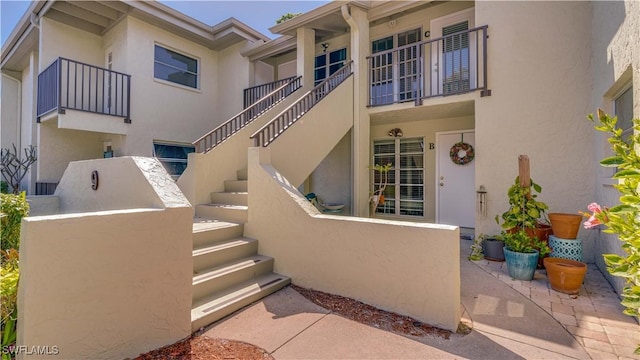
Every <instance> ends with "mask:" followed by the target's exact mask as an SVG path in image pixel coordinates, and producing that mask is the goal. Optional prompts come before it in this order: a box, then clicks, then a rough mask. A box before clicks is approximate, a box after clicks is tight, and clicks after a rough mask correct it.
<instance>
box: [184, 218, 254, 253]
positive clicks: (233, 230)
mask: <svg viewBox="0 0 640 360" xmlns="http://www.w3.org/2000/svg"><path fill="white" fill-rule="evenodd" d="M243 232H244V225H243V224H238V225H237V226H229V227H224V228H220V229H213V230H208V231H198V232H194V233H193V237H192V238H193V248H194V249H197V248H199V247H202V246H204V245H207V244H215V243H217V242H220V241H224V240H230V239H234V238H238V237H241V236H242V233H243Z"/></svg>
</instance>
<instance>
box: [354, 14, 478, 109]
mask: <svg viewBox="0 0 640 360" xmlns="http://www.w3.org/2000/svg"><path fill="white" fill-rule="evenodd" d="M487 38H488V36H487V25H485V26H480V27H476V28H473V29H470V30H464V31H460V32H456V33H454V34H450V35H447V36H443V37H440V38H437V39H430V40H426V41H421V42H416V43H412V44H409V45H405V46H402V47H399V48H396V49H392V50H386V51H381V52H377V53H374V54H373V55H371V56H368V57H367V60H368V62H369V64H368V65H369V67H368V69H369V102H368V105H369V106H379V105H388V104H393V103H401V102H407V101H415V102H416V105H419V104H421V102H422V100H423V99H427V98H431V97H436V96H448V95H456V94H462V93H467V92H471V91H476V90H482V92H481V96H487V95H490V90H488V89H489V88H488V87H487Z"/></svg>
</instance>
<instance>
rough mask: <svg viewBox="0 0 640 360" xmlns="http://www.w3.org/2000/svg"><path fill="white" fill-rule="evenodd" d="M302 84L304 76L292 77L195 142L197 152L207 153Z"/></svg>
mask: <svg viewBox="0 0 640 360" xmlns="http://www.w3.org/2000/svg"><path fill="white" fill-rule="evenodd" d="M301 85H302V76H298V77H294V78H290V80H289V81H288V82H286V83H284V84H283V85H280V87H278V88H277V89H275V90H273V91H272V92H270V93H269V94H267V95H266V96H264V97H263V98H262V99H260V100H259V101H258V102H256V103H254V104H253V105H251V106H249V107H248V108H246V109H244V110H243V111H242V112H240V113H239V114H238V115H236V116H234V117H232V118H231V119H229V120H227V121H226V122H224V123H223V124H221V125H220V126H218V127H216V128H215V129H213V130H211V131H210V132H208V133H207V134H205V135H204V136H202V137H200V138H199V139H198V140H196V141H194V142H193V145H195V147H196V152H199V153H206V152H209V151H210V150H211V149H213V148H214V147H216V146H217V145H218V144H220V143H222V142H223V141H224V140H226V139H227V138H229V137H230V136H231V135H233V134H235V133H236V132H238V131H239V130H240V129H242V128H244V127H245V126H247V125H248V124H249V123H251V122H252V121H253V120H254V119H256V118H257V117H258V116H259V115H261V114H262V113H264V112H265V111H267V110H269V109H270V108H272V107H273V106H274V105H276V104H277V103H279V102H280V101H282V100H283V99H285V98H286V97H287V96H289V95H290V94H291V93H293V92H294V91H296V90H298V89H299V88H300V87H301Z"/></svg>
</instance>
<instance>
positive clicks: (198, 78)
mask: <svg viewBox="0 0 640 360" xmlns="http://www.w3.org/2000/svg"><path fill="white" fill-rule="evenodd" d="M156 46H158V47H160V48H163V49H165V50H168V51H171V52H174V53H176V54H179V55H182V56H184V57H186V58H189V59H191V60H194V61H195V62H196V72H195V73H194V72H192V71H186V72H187V73H189V74H193V75H195V77H196V86H195V87H193V86H189V85H185V84H181V83H179V82H175V81H171V80H166V79H163V78H159V77H156V74H155V66H156V63H157V64H161V65H164V66H168V67H170V68H174V69H177V70H180V71H185V70H182V69H179V68H176V67H175V66H173V65H170V64H167V63H163V62H161V61H158V60H157V59H156V55H155V52H156ZM200 69H201V61H200V58H199V57H197V56H194V55H191V54H187V53H185V52H184V51H180V50H177V49H175V48H172V47H171V46H167V45H164V44H161V43H157V42H156V43H154V45H153V68H152V72H153V79H154V80H155V81H158V82H161V83H163V84H167V85H172V86H176V87H179V88H182V89H187V90H192V91H193V90H195V91H199V90H200V86H201V83H202V75H201V71H200Z"/></svg>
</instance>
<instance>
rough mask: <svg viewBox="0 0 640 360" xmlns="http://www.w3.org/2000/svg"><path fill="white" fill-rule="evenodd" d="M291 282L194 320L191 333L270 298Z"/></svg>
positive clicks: (277, 285)
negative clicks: (264, 298) (265, 298)
mask: <svg viewBox="0 0 640 360" xmlns="http://www.w3.org/2000/svg"><path fill="white" fill-rule="evenodd" d="M290 282H291V280H290V279H288V278H287V279H285V280H283V281H280V282H277V283H275V284H272V285H270V286H267V287H263V288H262V289H261V291H260V292H259V293H256V294H253V295H250V296H247V297H245V298H243V299H241V300H239V301H237V302H234V303H232V304H229V305H227V306H225V307H224V308H222V309H219V310H217V311H212V312H210V313H208V314H207V315H205V316H203V317H201V318H198V319H194V320H192V321H191V331H197V330H198V329H200V328H201V327H204V326H207V325H209V324H211V323H214V322H216V321H218V320H220V319H222V318H223V317H225V316H227V315H230V314H232V313H233V312H235V311H237V310H240V309H242V308H243V307H245V306H247V305H250V304H251V303H253V302H254V301H258V300H260V299H262V298H263V297H265V296H268V295H270V294H272V293H274V292H276V291H278V290H280V289H282V288H283V287H285V286H287V285H289V283H290ZM192 319H193V315H192Z"/></svg>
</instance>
